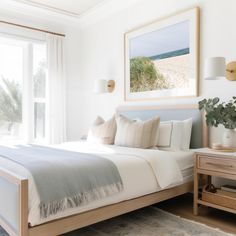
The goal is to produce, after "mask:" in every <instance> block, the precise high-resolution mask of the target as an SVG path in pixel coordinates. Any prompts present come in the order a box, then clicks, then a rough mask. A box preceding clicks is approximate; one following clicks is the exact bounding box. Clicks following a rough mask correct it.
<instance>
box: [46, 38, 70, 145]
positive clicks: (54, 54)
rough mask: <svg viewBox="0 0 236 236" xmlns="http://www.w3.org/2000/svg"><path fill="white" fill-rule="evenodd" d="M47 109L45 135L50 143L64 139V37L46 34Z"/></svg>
mask: <svg viewBox="0 0 236 236" xmlns="http://www.w3.org/2000/svg"><path fill="white" fill-rule="evenodd" d="M47 50H48V96H47V97H48V109H47V115H48V117H47V120H48V127H47V129H46V130H47V131H46V132H47V135H46V136H47V137H48V139H49V140H48V142H49V143H50V144H56V143H62V142H64V141H65V140H66V127H65V125H66V122H65V91H66V86H65V63H64V37H61V36H57V35H52V34H47Z"/></svg>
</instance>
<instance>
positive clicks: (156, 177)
mask: <svg viewBox="0 0 236 236" xmlns="http://www.w3.org/2000/svg"><path fill="white" fill-rule="evenodd" d="M54 147H56V148H61V149H66V150H71V151H78V152H86V153H95V154H99V155H100V156H101V157H104V158H107V159H109V160H111V161H113V163H114V164H115V165H116V166H117V168H118V170H119V173H120V175H121V178H122V181H123V184H124V191H122V192H120V193H119V194H116V195H113V196H109V197H107V198H104V199H100V200H97V201H94V202H92V203H90V204H88V205H86V206H82V207H81V206H80V207H76V208H73V209H67V210H65V211H63V212H62V213H59V214H56V215H54V216H51V217H49V218H47V219H41V218H40V215H39V209H38V206H39V197H38V194H37V190H36V186H35V184H34V181H33V179H32V177H31V175H30V173H29V172H28V171H27V170H26V169H24V167H22V166H20V165H18V164H16V163H14V162H12V161H9V160H7V159H4V158H1V157H0V166H1V167H2V168H4V169H7V170H9V171H12V172H14V173H16V174H18V175H21V176H23V177H26V178H28V179H29V218H28V219H29V223H30V224H31V225H32V226H34V225H37V224H41V223H45V222H46V221H50V220H54V219H58V218H61V217H65V216H68V215H71V214H76V213H80V212H83V211H87V210H91V209H94V208H98V207H101V206H104V205H108V204H112V203H117V202H120V201H124V200H128V199H131V198H135V197H138V196H142V195H146V194H149V193H152V192H156V191H160V190H161V189H164V188H168V187H170V186H174V185H177V184H179V183H181V182H182V181H183V175H182V172H181V171H182V170H184V169H187V168H189V167H192V166H193V153H192V152H191V151H188V152H183V151H180V152H169V151H160V150H156V149H137V148H126V147H119V146H114V145H99V144H89V143H87V142H69V143H64V144H61V145H57V146H54ZM55 187H56V186H55Z"/></svg>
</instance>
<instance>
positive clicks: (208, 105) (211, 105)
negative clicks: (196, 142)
mask: <svg viewBox="0 0 236 236" xmlns="http://www.w3.org/2000/svg"><path fill="white" fill-rule="evenodd" d="M198 104H199V109H200V110H205V111H206V123H207V125H208V126H215V127H218V125H219V124H222V125H223V126H224V127H225V128H226V129H235V128H236V97H233V98H232V99H231V100H230V101H229V102H227V103H225V102H220V99H219V98H218V97H215V98H210V99H203V100H202V101H200V102H199V103H198Z"/></svg>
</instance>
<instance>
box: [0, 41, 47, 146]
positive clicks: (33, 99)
mask: <svg viewBox="0 0 236 236" xmlns="http://www.w3.org/2000/svg"><path fill="white" fill-rule="evenodd" d="M46 84H47V53H46V44H45V43H44V42H35V41H34V42H30V41H23V40H19V39H11V38H5V37H0V140H12V139H14V140H21V139H26V140H27V141H31V142H32V141H40V142H42V141H44V140H45V139H46V132H45V127H46V125H45V124H46V120H47V114H46V113H47V112H46V109H47V96H46V94H47V93H46Z"/></svg>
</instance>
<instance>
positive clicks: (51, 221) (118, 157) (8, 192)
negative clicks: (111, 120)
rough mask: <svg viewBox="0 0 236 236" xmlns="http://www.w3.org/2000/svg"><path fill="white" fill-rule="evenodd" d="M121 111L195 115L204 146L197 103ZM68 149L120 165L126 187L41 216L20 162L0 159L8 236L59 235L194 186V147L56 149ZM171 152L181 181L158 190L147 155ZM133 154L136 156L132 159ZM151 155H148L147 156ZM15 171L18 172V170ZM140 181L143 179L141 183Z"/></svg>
mask: <svg viewBox="0 0 236 236" xmlns="http://www.w3.org/2000/svg"><path fill="white" fill-rule="evenodd" d="M117 112H118V113H122V114H124V115H126V116H128V117H131V118H137V117H139V118H141V119H148V118H150V117H153V116H155V115H160V116H161V119H162V120H170V119H178V120H183V119H186V118H189V117H192V118H193V128H192V136H191V148H199V147H202V146H204V145H206V141H207V140H206V137H207V135H206V134H207V133H206V127H204V125H203V124H204V122H202V115H201V113H200V112H199V111H198V109H197V106H196V105H188V106H181V107H178V106H175V107H170V106H169V107H167V106H166V107H158V108H157V107H145V108H143V107H135V108H134V107H120V108H118V109H117ZM55 148H58V149H63V150H68V151H75V152H76V151H80V152H81V150H82V151H83V152H84V153H87V152H91V153H96V154H98V153H99V154H100V155H102V156H103V157H105V158H108V159H111V160H112V161H113V162H114V163H115V164H116V166H117V168H118V169H119V172H120V174H121V177H122V179H123V182H124V190H123V191H122V192H120V193H118V194H115V195H112V196H109V197H107V198H106V199H101V200H97V201H94V202H92V203H90V204H88V205H85V206H81V207H76V208H72V209H68V210H66V211H63V212H61V213H59V214H56V215H53V216H51V217H47V218H46V219H42V218H40V216H39V214H38V211H37V206H38V204H37V199H38V198H37V195H35V191H33V189H34V186H33V185H32V181H31V180H30V179H29V177H28V176H27V173H24V170H23V169H21V168H19V166H17V165H11V164H10V161H9V160H5V159H3V158H2V159H1V158H0V166H1V168H0V191H1V192H4V194H1V196H0V225H1V226H2V227H3V228H4V229H6V231H7V232H8V233H9V234H10V235H22V236H28V235H35V236H36V235H45V236H46V235H59V234H63V233H66V232H69V231H72V230H75V229H78V228H81V227H84V226H87V225H90V224H93V223H96V222H99V221H102V220H105V219H109V218H112V217H114V216H117V215H120V214H124V213H127V212H130V211H132V210H136V209H139V208H142V207H145V206H148V205H151V204H154V203H157V202H160V201H163V200H166V199H169V198H172V197H174V196H178V195H181V194H183V193H186V192H190V191H192V189H193V171H192V169H193V151H191V150H190V151H185V152H183V151H179V152H172V153H168V152H166V151H158V150H138V149H136V150H135V151H134V150H131V149H130V148H124V147H117V146H111V145H107V146H105V145H103V146H101V145H93V146H91V144H90V145H88V144H87V143H85V142H80V143H78V142H71V143H66V144H63V145H60V146H58V147H55ZM154 155H160V156H163V155H164V156H165V155H166V157H168V156H170V155H171V156H172V157H171V158H173V159H175V161H176V163H177V165H178V167H179V169H180V170H181V173H182V176H183V179H182V180H181V181H179V182H178V181H177V182H175V183H173V184H171V185H168V186H167V187H165V188H160V186H159V185H158V183H157V181H156V178H155V176H154V175H153V172H151V171H150V166H149V164H150V162H148V161H147V160H146V158H147V157H148V156H154ZM131 156H132V158H130V157H131ZM149 158H150V157H149ZM15 173H17V174H15ZM137 183H144V184H142V185H140V184H137Z"/></svg>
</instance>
